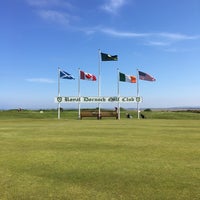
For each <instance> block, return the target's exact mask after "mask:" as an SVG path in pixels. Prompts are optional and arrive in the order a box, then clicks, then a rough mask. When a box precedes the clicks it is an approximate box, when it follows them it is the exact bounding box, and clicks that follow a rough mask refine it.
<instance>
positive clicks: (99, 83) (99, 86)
mask: <svg viewBox="0 0 200 200" xmlns="http://www.w3.org/2000/svg"><path fill="white" fill-rule="evenodd" d="M100 96H101V50H100V49H99V64H98V97H100ZM98 107H99V112H98V115H99V119H100V115H101V108H100V103H98Z"/></svg>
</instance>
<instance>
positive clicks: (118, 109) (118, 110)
mask: <svg viewBox="0 0 200 200" xmlns="http://www.w3.org/2000/svg"><path fill="white" fill-rule="evenodd" d="M117 96H118V99H119V97H120V93H119V68H117ZM117 112H118V119H120V103H119V101H118V108H117Z"/></svg>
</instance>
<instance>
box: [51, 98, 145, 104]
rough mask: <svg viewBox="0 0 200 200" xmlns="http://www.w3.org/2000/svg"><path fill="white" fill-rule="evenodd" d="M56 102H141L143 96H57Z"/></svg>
mask: <svg viewBox="0 0 200 200" xmlns="http://www.w3.org/2000/svg"><path fill="white" fill-rule="evenodd" d="M55 102H56V103H140V102H142V97H116V96H114V97H75V96H74V97H56V98H55Z"/></svg>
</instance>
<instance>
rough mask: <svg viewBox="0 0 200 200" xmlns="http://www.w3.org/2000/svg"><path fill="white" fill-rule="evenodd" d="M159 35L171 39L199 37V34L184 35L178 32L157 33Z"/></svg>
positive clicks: (194, 38) (193, 38)
mask: <svg viewBox="0 0 200 200" xmlns="http://www.w3.org/2000/svg"><path fill="white" fill-rule="evenodd" d="M157 35H158V36H160V37H163V38H167V39H171V40H196V39H200V35H185V34H180V33H158V34H157Z"/></svg>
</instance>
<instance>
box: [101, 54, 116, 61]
mask: <svg viewBox="0 0 200 200" xmlns="http://www.w3.org/2000/svg"><path fill="white" fill-rule="evenodd" d="M101 60H102V61H117V60H118V56H117V55H114V56H111V55H109V54H107V53H101Z"/></svg>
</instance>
